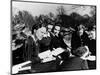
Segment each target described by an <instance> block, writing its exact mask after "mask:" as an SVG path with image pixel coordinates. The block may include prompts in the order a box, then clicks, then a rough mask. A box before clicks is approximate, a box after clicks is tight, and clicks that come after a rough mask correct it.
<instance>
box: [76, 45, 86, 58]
mask: <svg viewBox="0 0 100 75" xmlns="http://www.w3.org/2000/svg"><path fill="white" fill-rule="evenodd" d="M86 52H87V49H86V48H85V47H78V48H77V49H76V50H75V51H74V55H75V56H78V57H81V56H83V55H84V54H85V53H86Z"/></svg>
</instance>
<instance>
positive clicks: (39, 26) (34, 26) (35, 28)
mask: <svg viewBox="0 0 100 75" xmlns="http://www.w3.org/2000/svg"><path fill="white" fill-rule="evenodd" d="M41 27H42V24H34V25H33V27H32V30H31V31H32V34H33V33H34V30H37V29H39V28H41Z"/></svg>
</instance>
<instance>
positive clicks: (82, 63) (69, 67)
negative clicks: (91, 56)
mask: <svg viewBox="0 0 100 75" xmlns="http://www.w3.org/2000/svg"><path fill="white" fill-rule="evenodd" d="M87 69H88V64H87V61H86V60H83V59H81V58H80V57H71V58H69V59H67V60H66V61H64V62H63V63H62V65H61V70H62V71H74V70H87Z"/></svg>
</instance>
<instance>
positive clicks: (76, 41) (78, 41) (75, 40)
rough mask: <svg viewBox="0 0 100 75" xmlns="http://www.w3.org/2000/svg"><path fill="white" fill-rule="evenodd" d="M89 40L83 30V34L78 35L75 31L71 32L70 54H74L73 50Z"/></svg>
mask: <svg viewBox="0 0 100 75" xmlns="http://www.w3.org/2000/svg"><path fill="white" fill-rule="evenodd" d="M88 40H89V38H88V35H87V34H86V33H85V32H83V35H82V36H81V37H80V36H79V35H78V33H77V32H76V31H75V32H74V33H73V34H72V39H71V47H72V50H71V51H72V54H74V51H75V50H76V49H77V48H78V47H81V46H85V45H87V43H88V42H87V41H88Z"/></svg>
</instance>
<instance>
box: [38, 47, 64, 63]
mask: <svg viewBox="0 0 100 75" xmlns="http://www.w3.org/2000/svg"><path fill="white" fill-rule="evenodd" d="M64 51H65V50H64V49H62V48H56V49H54V50H53V51H50V50H47V51H44V52H42V53H40V54H39V55H38V56H39V57H40V59H42V62H49V61H52V60H56V58H55V57H53V56H58V55H59V54H61V53H63V52H64Z"/></svg>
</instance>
